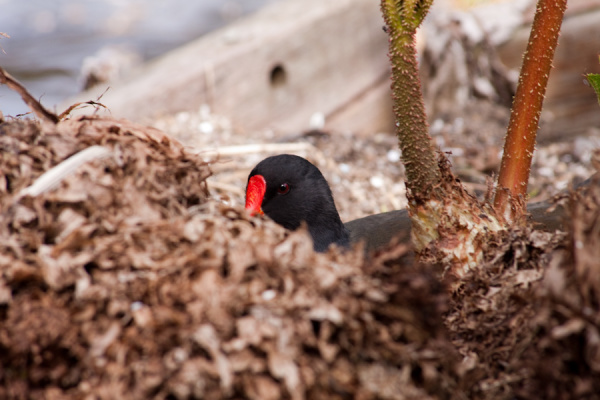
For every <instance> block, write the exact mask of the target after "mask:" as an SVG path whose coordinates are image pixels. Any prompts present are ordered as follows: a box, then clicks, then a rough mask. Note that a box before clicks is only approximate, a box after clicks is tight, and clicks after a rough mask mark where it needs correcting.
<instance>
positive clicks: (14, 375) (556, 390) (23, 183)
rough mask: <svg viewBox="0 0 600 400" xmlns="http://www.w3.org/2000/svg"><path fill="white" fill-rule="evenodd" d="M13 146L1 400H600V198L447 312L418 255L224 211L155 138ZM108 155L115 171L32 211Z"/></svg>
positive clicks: (52, 128) (472, 281)
mask: <svg viewBox="0 0 600 400" xmlns="http://www.w3.org/2000/svg"><path fill="white" fill-rule="evenodd" d="M0 132H1V135H0V146H1V147H2V158H1V159H0V166H1V168H0V171H2V172H1V173H0V183H1V185H0V193H1V200H0V206H1V209H2V214H1V215H0V247H1V251H0V361H1V365H2V368H1V369H0V397H1V398H27V397H29V398H61V399H63V398H87V397H89V398H92V397H94V398H105V399H112V398H131V399H148V398H176V399H184V398H186V399H187V398H206V399H217V398H227V397H231V398H249V399H280V398H284V399H285V398H291V399H303V398H310V399H312V398H315V399H342V398H358V399H375V398H391V399H427V398H432V399H433V398H435V399H464V398H474V399H498V398H515V397H516V398H531V399H533V398H541V397H542V398H573V397H574V396H579V397H586V398H597V397H598V395H597V393H600V388H599V387H598V382H600V350H599V343H600V340H599V337H600V335H599V333H598V332H599V331H598V329H599V326H600V312H599V311H598V310H599V309H600V307H599V304H598V302H599V298H600V285H599V283H598V282H599V280H598V278H597V276H598V275H599V274H598V273H597V272H598V271H596V270H597V268H598V265H597V263H596V262H595V260H597V259H598V255H597V251H598V248H600V246H599V245H598V243H597V242H598V238H599V237H600V235H598V229H599V228H598V226H600V225H599V223H600V222H599V221H600V210H599V208H598V204H600V194H599V192H598V185H597V184H596V185H595V186H594V185H592V186H589V187H588V189H586V190H587V191H588V192H587V193H580V194H579V195H578V196H579V197H576V198H574V199H575V200H574V201H573V202H572V203H573V204H572V209H573V216H572V218H571V221H572V233H571V236H570V238H569V239H568V240H565V239H564V235H561V234H547V233H539V232H535V231H531V230H529V229H521V230H517V231H512V232H509V233H503V234H499V235H498V236H497V237H496V238H495V241H494V242H492V243H487V244H485V245H486V246H487V247H488V249H487V251H486V258H485V262H484V263H483V264H481V265H479V266H478V267H477V268H474V269H472V270H471V271H470V272H468V273H467V274H466V275H465V276H464V277H463V278H462V279H463V280H462V281H461V282H460V283H459V284H458V289H457V291H455V292H453V293H451V294H450V295H449V294H448V290H447V289H446V288H445V286H444V284H443V283H442V282H440V281H439V279H438V277H437V274H436V272H435V271H434V270H433V269H432V267H429V266H419V265H414V262H413V261H412V260H411V258H410V257H406V256H407V255H408V250H409V249H408V248H407V247H406V246H405V245H402V244H400V245H396V246H392V247H390V248H389V249H387V250H385V251H381V252H380V253H378V254H376V255H374V256H373V257H372V258H368V259H366V260H364V259H363V257H362V253H361V250H360V249H356V250H354V251H351V252H349V253H347V254H340V253H337V252H336V251H332V252H330V253H328V254H315V253H314V252H313V251H312V244H311V243H310V241H309V238H308V235H307V234H306V233H304V232H296V233H291V234H290V233H287V232H284V230H283V229H282V228H281V227H279V226H278V225H275V224H274V223H272V222H270V221H268V220H266V219H257V218H252V219H248V217H247V215H246V213H245V212H244V211H243V210H241V209H238V208H232V207H229V206H227V205H224V204H222V203H218V202H216V201H215V200H213V199H211V197H210V196H209V194H208V191H207V188H206V184H205V179H206V177H207V176H208V175H209V174H210V170H209V168H208V166H207V165H205V164H204V163H203V162H201V161H200V160H199V159H198V158H197V157H196V156H193V155H190V154H188V153H187V152H186V151H185V150H184V149H183V148H182V147H181V146H180V145H179V144H177V142H174V141H172V140H170V139H169V138H168V137H166V136H165V135H163V134H161V133H160V132H158V131H154V130H151V129H148V128H143V127H139V126H135V125H132V124H130V123H127V122H124V121H114V120H109V119H81V120H74V121H64V122H60V123H59V124H58V125H50V124H48V125H38V124H35V123H27V122H19V121H14V122H11V123H8V124H2V125H0ZM95 145H98V146H103V147H105V148H107V149H109V150H110V154H111V156H110V157H108V158H103V159H95V160H93V161H90V162H87V163H85V164H83V165H81V166H79V167H78V168H77V169H76V170H74V171H72V172H71V174H69V175H68V176H66V177H64V178H63V179H62V180H61V182H60V184H59V185H58V186H57V187H56V188H55V189H53V190H49V191H47V192H44V193H42V194H40V195H38V196H36V197H31V196H24V197H21V198H19V197H18V193H19V192H21V190H23V189H24V188H26V187H28V186H30V185H31V184H32V183H33V182H34V181H36V180H37V179H38V178H39V176H41V175H42V173H43V172H45V171H47V170H49V169H51V168H52V167H54V166H56V165H57V164H59V163H61V162H62V161H63V160H64V159H66V158H68V157H69V156H72V155H73V154H75V153H77V152H80V151H81V150H83V149H85V148H88V147H90V146H95ZM442 267H443V266H442ZM455 283H456V282H455ZM461 358H462V360H461Z"/></svg>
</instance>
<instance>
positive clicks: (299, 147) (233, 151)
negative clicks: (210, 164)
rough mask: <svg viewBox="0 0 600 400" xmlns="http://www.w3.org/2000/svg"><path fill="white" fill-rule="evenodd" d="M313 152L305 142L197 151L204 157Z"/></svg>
mask: <svg viewBox="0 0 600 400" xmlns="http://www.w3.org/2000/svg"><path fill="white" fill-rule="evenodd" d="M308 150H314V146H313V145H312V144H310V143H307V142H299V143H260V144H246V145H241V146H225V147H219V148H218V149H214V150H199V151H197V152H196V154H198V155H202V156H205V157H215V156H219V155H221V156H234V155H240V154H250V153H283V152H297V151H308Z"/></svg>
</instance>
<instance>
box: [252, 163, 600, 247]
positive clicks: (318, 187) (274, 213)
mask: <svg viewBox="0 0 600 400" xmlns="http://www.w3.org/2000/svg"><path fill="white" fill-rule="evenodd" d="M599 181H600V175H595V176H594V177H593V178H590V179H587V180H586V181H585V182H583V183H581V184H579V185H577V187H580V186H587V185H591V184H595V185H597V184H598V182H599ZM550 206H551V203H550V202H548V201H541V202H537V203H530V204H528V205H527V211H528V212H529V213H530V215H531V220H532V222H533V223H534V224H535V226H536V227H537V228H538V229H541V230H545V231H550V232H552V231H554V230H557V229H559V230H565V229H566V227H567V226H566V225H565V208H564V207H562V206H556V207H554V208H553V209H552V210H551V211H547V209H548V208H549V207H550ZM246 208H247V209H249V210H251V212H253V213H259V214H263V212H264V214H267V215H268V216H269V217H270V218H271V219H273V220H274V221H275V222H277V223H278V224H280V225H282V226H284V227H285V228H287V229H290V230H294V229H297V228H298V227H299V226H300V224H301V222H302V221H306V224H307V226H308V230H309V232H310V234H311V236H312V238H313V242H314V248H315V251H321V252H322V251H325V250H327V248H328V247H329V245H330V244H331V243H335V244H337V245H338V246H344V247H348V246H349V245H350V243H358V242H364V243H365V245H366V250H367V251H373V250H377V249H380V248H383V247H384V246H385V245H387V244H388V243H389V242H390V241H391V240H392V239H394V238H396V239H398V240H399V241H400V242H404V243H408V242H409V241H410V231H411V223H410V218H409V217H408V212H407V211H406V210H394V211H390V212H386V213H382V214H375V215H369V216H366V217H363V218H359V219H356V220H354V221H350V222H347V223H345V224H342V221H341V220H340V216H339V214H338V212H337V209H336V208H335V203H334V202H333V196H332V195H331V189H330V188H329V185H328V184H327V181H326V180H325V178H324V177H323V175H322V174H321V172H320V171H319V169H318V168H317V167H315V166H314V165H312V164H311V163H310V162H308V161H307V160H305V159H304V158H302V157H298V156H293V155H288V154H283V155H279V156H273V157H269V158H266V159H265V160H263V161H261V162H260V163H259V164H258V165H257V166H256V167H255V168H254V169H253V170H252V172H251V173H250V176H249V177H248V186H247V188H246Z"/></svg>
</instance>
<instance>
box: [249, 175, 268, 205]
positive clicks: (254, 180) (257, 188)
mask: <svg viewBox="0 0 600 400" xmlns="http://www.w3.org/2000/svg"><path fill="white" fill-rule="evenodd" d="M266 191H267V182H266V181H265V178H263V176H262V175H254V176H253V177H251V178H250V180H249V181H248V188H246V210H248V211H250V214H251V215H256V214H260V215H263V214H264V213H263V210H262V208H261V206H262V202H263V198H264V197H265V192H266Z"/></svg>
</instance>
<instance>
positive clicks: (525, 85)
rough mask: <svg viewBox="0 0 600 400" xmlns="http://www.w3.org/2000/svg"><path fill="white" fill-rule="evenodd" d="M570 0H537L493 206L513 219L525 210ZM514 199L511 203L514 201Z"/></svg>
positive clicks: (506, 216)
mask: <svg viewBox="0 0 600 400" xmlns="http://www.w3.org/2000/svg"><path fill="white" fill-rule="evenodd" d="M566 8H567V0H538V4H537V9H536V13H535V17H534V20H533V26H532V28H531V34H530V36H529V43H528V44H527V50H526V51H525V56H524V59H523V66H522V67H521V74H520V76H519V85H518V87H517V92H516V94H515V99H514V101H513V107H512V112H511V115H510V122H509V125H508V131H507V135H506V141H505V143H504V154H503V156H502V162H501V165H500V174H499V176H498V188H497V190H496V196H495V198H494V207H495V208H496V210H498V212H499V213H500V214H502V215H504V217H505V218H506V219H507V221H514V220H515V219H517V218H518V217H519V216H520V215H521V213H522V212H523V210H522V208H521V207H514V206H513V205H514V204H516V203H515V202H511V199H512V200H520V203H522V204H524V203H525V200H526V199H525V196H526V194H527V183H528V181H529V171H530V169H531V160H532V157H533V151H534V148H535V137H536V133H537V129H538V125H539V118H540V114H541V112H542V103H543V101H544V95H545V93H546V85H547V83H548V76H549V75H550V70H551V69H552V59H553V58H554V50H555V49H556V45H557V43H558V35H559V32H560V26H561V22H562V18H563V16H564V13H565V10H566ZM511 203H512V205H511Z"/></svg>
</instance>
